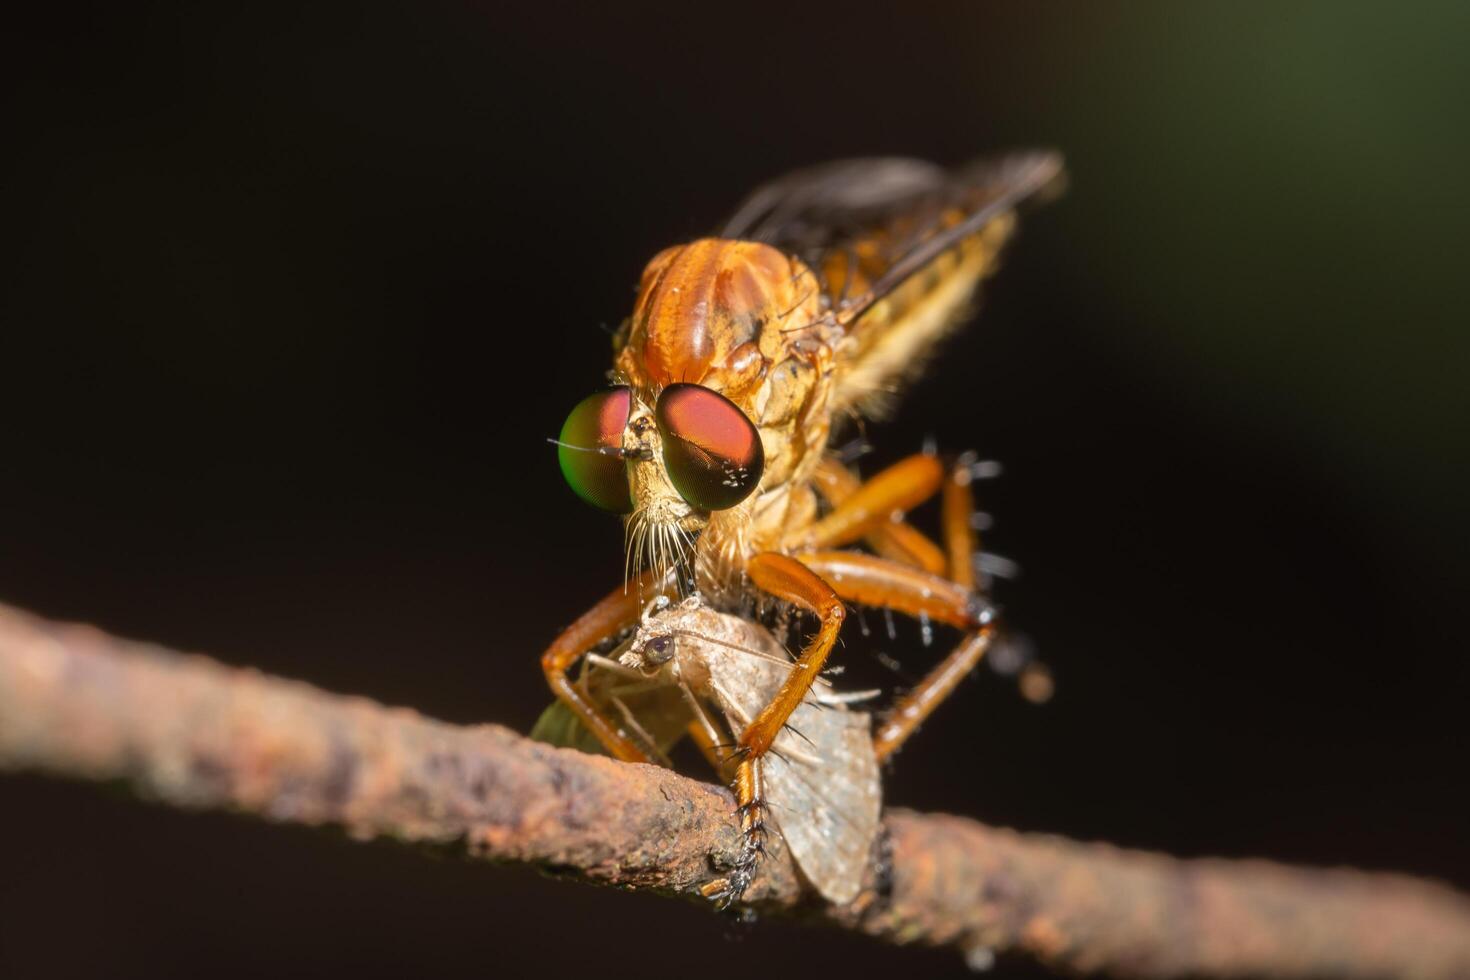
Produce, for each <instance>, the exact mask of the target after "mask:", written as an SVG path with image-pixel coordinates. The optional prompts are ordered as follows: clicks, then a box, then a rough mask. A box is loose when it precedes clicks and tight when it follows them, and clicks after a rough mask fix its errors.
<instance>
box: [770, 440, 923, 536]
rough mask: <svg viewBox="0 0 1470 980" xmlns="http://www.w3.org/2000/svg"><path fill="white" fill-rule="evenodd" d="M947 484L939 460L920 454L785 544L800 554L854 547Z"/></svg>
mask: <svg viewBox="0 0 1470 980" xmlns="http://www.w3.org/2000/svg"><path fill="white" fill-rule="evenodd" d="M943 482H944V465H943V464H942V463H940V462H939V460H938V459H937V458H935V457H933V456H930V455H927V454H925V453H919V454H917V455H914V456H910V457H908V458H907V459H903V460H899V461H898V462H897V463H894V464H893V465H892V466H890V467H888V469H886V470H884V471H883V472H881V473H879V474H878V475H877V476H875V477H873V478H872V479H871V480H868V481H867V482H866V483H863V484H862V485H861V486H859V487H857V488H856V489H853V490H852V491H851V492H849V493H847V494H846V495H845V496H844V497H843V499H842V500H841V502H839V503H837V504H836V506H834V507H833V508H832V510H831V511H830V512H828V513H827V514H826V516H824V517H822V518H821V519H820V520H818V521H816V522H814V523H813V524H811V525H810V526H808V527H806V528H803V529H802V530H801V531H800V532H798V533H797V534H795V535H793V536H792V537H791V538H790V539H789V540H787V541H786V542H784V544H785V545H786V547H788V548H795V549H800V550H807V549H816V548H833V547H836V546H838V545H844V544H851V543H852V542H854V541H857V540H859V539H860V538H863V537H866V536H867V535H868V534H869V533H871V532H873V531H874V530H875V529H876V528H879V527H882V526H883V525H885V524H893V523H894V515H895V514H897V515H902V514H903V513H904V512H905V511H907V510H909V509H911V508H914V507H917V506H918V505H919V504H922V503H923V502H924V501H926V500H928V499H929V498H930V497H932V496H934V495H935V494H936V493H938V492H939V487H940V485H941V484H942V483H943ZM819 485H820V481H819ZM839 492H840V491H839ZM901 519H902V518H901V517H900V520H901ZM899 533H900V534H903V532H899ZM929 557H931V558H932V555H930V556H929Z"/></svg>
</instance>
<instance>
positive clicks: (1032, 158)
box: [720, 151, 1062, 410]
mask: <svg viewBox="0 0 1470 980" xmlns="http://www.w3.org/2000/svg"><path fill="white" fill-rule="evenodd" d="M1061 176H1062V163H1061V158H1060V157H1059V156H1058V155H1057V154H1055V153H1051V152H1046V151H1025V152H1017V153H1011V154H1007V155H1004V156H1000V157H996V158H991V159H983V160H978V161H975V162H974V163H971V164H968V165H966V166H963V167H960V168H957V169H955V170H945V169H943V168H940V167H937V166H935V165H934V164H930V163H925V162H923V161H920V160H910V159H903V158H895V157H885V158H873V159H859V160H842V161H838V162H836V163H829V164H825V165H823V166H820V167H814V168H811V169H809V170H802V171H798V172H796V173H793V174H790V175H788V176H786V177H782V178H780V179H778V180H775V181H772V182H771V183H769V184H766V185H765V186H763V187H761V188H759V189H758V190H756V191H755V193H753V194H752V195H751V196H750V197H749V198H747V199H746V200H745V202H744V203H743V204H742V205H741V206H740V207H739V208H738V209H737V210H736V212H735V214H734V215H733V216H732V217H731V218H730V220H729V221H727V222H726V223H725V225H724V227H723V228H722V229H721V231H720V234H721V235H722V236H723V237H726V238H744V239H749V240H754V241H761V242H765V243H767V244H770V245H773V246H775V247H777V248H780V249H782V250H783V251H786V252H788V253H790V254H792V255H795V256H797V257H798V258H800V259H801V260H802V261H803V262H805V263H806V264H807V266H809V267H810V268H811V269H812V271H813V272H814V273H815V275H816V277H817V289H819V290H820V292H821V297H822V300H823V303H822V305H823V308H824V311H825V313H826V314H827V315H830V316H831V317H832V318H833V319H835V321H836V322H837V323H838V324H839V325H841V326H843V327H844V328H845V331H846V336H847V343H846V344H845V345H844V348H843V350H842V351H841V354H842V358H841V359H840V364H839V366H840V368H845V370H840V371H839V378H838V387H837V406H836V407H837V408H839V409H842V408H848V407H857V408H862V409H868V410H873V409H875V408H877V407H879V406H880V405H881V404H882V402H883V401H884V397H883V396H884V395H885V394H890V393H892V391H893V390H894V388H895V386H896V385H897V384H898V382H899V381H901V380H902V379H903V378H904V377H905V376H906V375H909V374H911V373H913V371H914V370H915V367H914V365H915V364H916V363H918V364H921V363H922V361H923V359H924V358H925V356H926V355H928V354H929V353H930V352H931V351H932V349H933V347H934V345H935V343H936V342H937V341H938V340H939V338H941V337H942V336H943V335H944V334H945V332H946V331H947V330H948V329H950V328H951V327H953V326H954V325H955V324H956V323H957V322H958V321H959V320H961V319H962V318H963V316H964V314H965V313H966V312H967V311H968V309H969V303H970V299H971V296H972V294H973V292H974V289H975V286H976V285H977V284H978V283H979V281H980V280H981V279H982V278H983V277H984V276H985V275H987V274H988V273H989V272H990V271H992V270H993V269H994V267H995V264H996V258H997V256H998V254H999V251H1000V248H1001V246H1002V245H1003V244H1004V242H1005V240H1006V239H1007V238H1008V237H1009V235H1010V232H1011V230H1012V228H1013V226H1014V212H1015V209H1016V206H1017V205H1018V204H1020V203H1021V202H1022V201H1024V200H1025V199H1027V198H1029V197H1032V196H1033V195H1036V194H1039V193H1041V192H1044V191H1048V190H1052V189H1055V188H1057V187H1059V186H1060V183H1061Z"/></svg>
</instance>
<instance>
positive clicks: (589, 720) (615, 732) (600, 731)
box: [541, 573, 656, 762]
mask: <svg viewBox="0 0 1470 980" xmlns="http://www.w3.org/2000/svg"><path fill="white" fill-rule="evenodd" d="M655 585H656V583H655V582H654V581H653V575H652V574H651V573H645V574H644V575H643V576H641V577H640V578H638V579H636V580H635V581H633V582H630V583H628V585H627V587H626V588H622V589H618V590H616V591H614V592H612V593H611V594H610V595H608V596H607V597H606V598H604V599H603V600H602V601H601V602H599V603H598V604H597V605H595V606H593V607H592V608H591V609H589V610H587V611H586V612H585V613H583V614H582V616H581V618H580V619H578V620H577V621H576V622H575V623H573V624H572V625H570V626H568V627H567V628H566V629H565V630H563V631H562V634H561V635H560V636H558V637H557V638H556V639H555V640H553V641H552V644H551V646H550V647H548V648H547V649H546V652H545V653H543V654H542V655H541V669H542V670H543V671H544V672H545V673H546V683H547V684H549V685H550V686H551V690H552V693H554V694H555V695H556V696H557V697H558V698H559V699H561V701H562V703H563V704H565V705H566V706H567V707H568V708H571V709H572V710H573V711H574V712H576V714H577V717H578V718H580V719H581V720H582V723H583V724H584V725H586V726H587V729H588V731H590V732H592V734H593V735H595V736H597V740H598V741H599V742H601V743H602V744H603V746H604V747H605V748H606V749H607V750H608V752H610V753H612V755H613V757H614V758H617V759H622V760H623V761H624V762H653V761H654V760H653V759H651V758H649V756H648V754H647V753H646V752H644V751H643V749H641V748H639V747H638V745H637V744H636V743H635V742H634V741H633V740H632V739H630V738H629V737H628V736H627V735H626V734H625V733H624V732H623V730H622V728H621V727H620V726H619V725H618V723H617V722H616V721H615V720H613V719H612V718H611V717H609V716H608V715H607V714H605V713H604V712H603V711H602V710H601V709H600V708H598V706H597V705H596V704H595V703H593V702H592V700H591V699H589V698H588V697H587V696H586V695H585V694H584V693H583V692H582V691H580V690H578V689H577V686H576V685H575V684H573V683H572V681H571V679H570V678H569V677H568V676H567V671H568V670H570V669H571V667H572V665H573V664H575V663H576V662H577V661H578V660H580V659H581V658H582V655H583V654H585V653H586V652H587V650H588V649H590V648H591V647H593V646H596V645H597V644H598V643H600V642H602V641H603V640H605V639H607V638H608V637H609V636H613V635H615V634H617V633H621V632H622V631H623V630H625V629H627V628H628V627H630V626H632V625H633V624H635V623H637V622H638V617H639V615H640V614H641V613H642V611H643V605H644V603H645V602H646V601H647V598H648V597H649V596H650V595H652V594H654V586H655Z"/></svg>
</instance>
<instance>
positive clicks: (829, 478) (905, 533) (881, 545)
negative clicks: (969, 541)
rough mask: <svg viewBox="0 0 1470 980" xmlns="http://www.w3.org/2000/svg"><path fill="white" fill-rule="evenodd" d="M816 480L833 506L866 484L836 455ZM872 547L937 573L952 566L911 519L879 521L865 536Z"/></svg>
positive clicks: (821, 467) (824, 464)
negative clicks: (910, 521)
mask: <svg viewBox="0 0 1470 980" xmlns="http://www.w3.org/2000/svg"><path fill="white" fill-rule="evenodd" d="M812 484H813V486H815V487H816V488H817V492H818V493H820V494H821V495H822V497H823V499H825V500H826V501H827V503H828V504H829V505H831V506H832V507H836V506H837V505H838V504H841V503H843V502H844V501H846V500H847V499H848V498H849V497H851V496H852V495H853V494H854V493H856V492H857V490H858V488H860V487H861V486H862V481H861V480H859V479H858V476H857V474H856V473H853V472H852V471H851V470H849V469H848V468H847V467H846V466H843V465H842V464H841V463H840V462H838V461H837V460H835V459H831V458H828V459H824V460H822V462H821V463H820V464H819V465H818V466H817V471H816V473H815V474H813V478H812ZM864 540H865V542H866V543H867V545H868V547H870V548H872V549H873V550H874V551H875V552H877V553H878V554H880V555H882V556H883V557H884V558H892V559H893V560H894V561H901V562H903V563H904V564H905V565H914V566H916V567H918V568H922V569H924V570H925V571H928V572H933V573H935V574H936V575H938V574H940V573H942V572H943V571H944V570H945V569H946V568H947V567H949V562H948V559H947V558H946V557H945V554H944V552H943V551H941V550H940V548H939V546H938V545H937V544H935V543H934V542H933V541H930V540H929V538H928V537H927V536H926V535H925V534H924V532H922V531H920V530H919V529H918V528H916V527H914V526H913V525H912V524H910V523H908V522H907V521H892V520H890V521H888V522H886V523H883V524H878V525H876V526H875V527H874V528H873V529H872V530H871V531H869V532H868V535H867V537H866V538H865V539H864Z"/></svg>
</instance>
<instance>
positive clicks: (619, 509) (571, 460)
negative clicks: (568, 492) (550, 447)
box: [556, 386, 633, 514]
mask: <svg viewBox="0 0 1470 980" xmlns="http://www.w3.org/2000/svg"><path fill="white" fill-rule="evenodd" d="M632 408H633V393H632V391H630V390H629V389H628V388H626V387H623V386H619V387H617V388H613V389H612V390H611V391H600V392H598V393H597V394H595V395H591V396H589V397H587V398H584V399H582V400H581V401H580V402H578V403H577V407H576V408H574V409H572V413H571V414H570V415H568V416H567V421H566V424H564V425H563V426H562V427H561V438H560V439H559V440H558V441H557V448H556V456H557V459H558V461H559V462H560V463H561V473H562V476H564V477H566V478H567V485H568V486H570V487H571V488H572V490H573V491H575V492H576V494H577V496H579V497H581V498H582V499H583V500H585V501H587V502H588V503H589V504H591V505H592V506H593V507H598V508H601V509H602V510H607V511H612V512H613V513H614V514H626V513H627V512H628V511H630V510H632V509H633V498H632V495H631V493H630V491H629V490H628V468H627V465H626V464H625V463H624V462H623V430H624V429H626V428H627V427H628V415H629V413H630V412H631V411H632Z"/></svg>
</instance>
